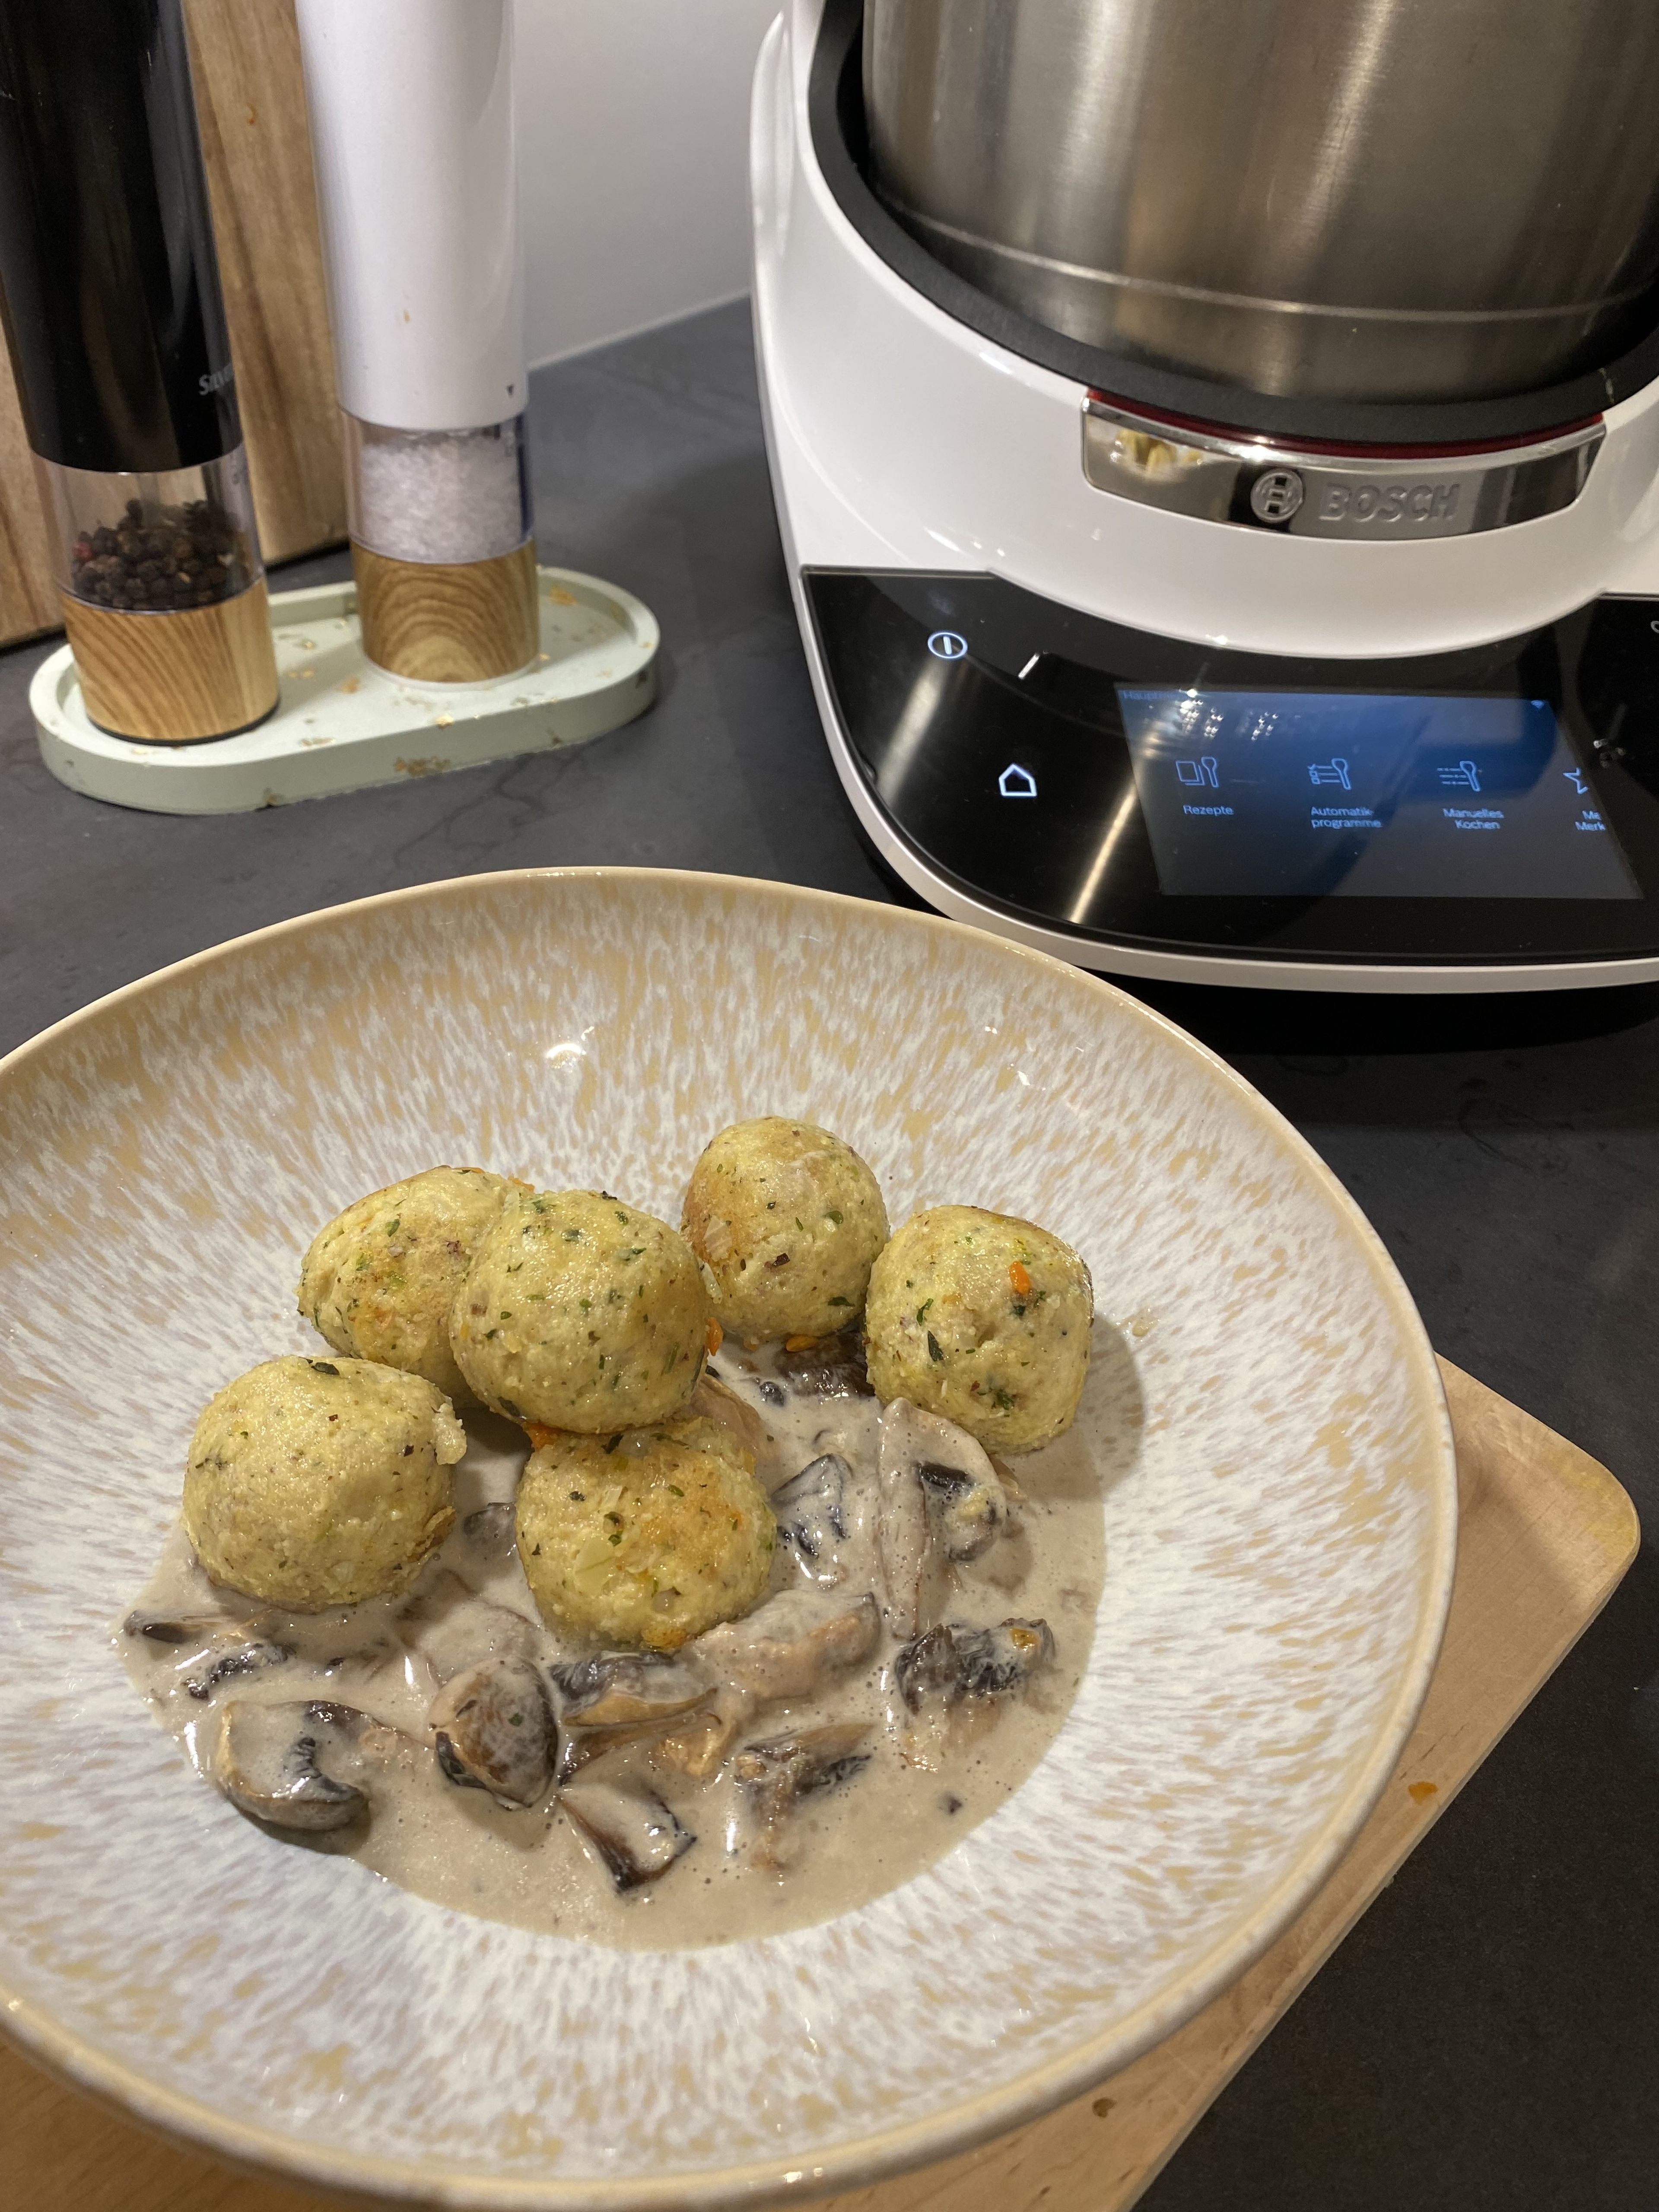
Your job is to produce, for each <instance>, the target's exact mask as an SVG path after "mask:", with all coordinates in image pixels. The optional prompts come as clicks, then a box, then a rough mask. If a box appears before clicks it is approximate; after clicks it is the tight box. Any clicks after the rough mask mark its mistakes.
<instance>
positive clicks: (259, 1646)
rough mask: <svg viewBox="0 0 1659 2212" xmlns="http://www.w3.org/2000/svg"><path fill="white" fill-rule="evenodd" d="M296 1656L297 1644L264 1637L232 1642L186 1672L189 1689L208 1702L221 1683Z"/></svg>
mask: <svg viewBox="0 0 1659 2212" xmlns="http://www.w3.org/2000/svg"><path fill="white" fill-rule="evenodd" d="M293 1656H294V1651H293V1648H292V1646H291V1645H289V1644H274V1643H270V1642H268V1641H264V1640H262V1641H260V1642H258V1643H255V1642H252V1641H249V1642H246V1643H241V1644H228V1645H227V1647H226V1648H225V1649H224V1650H222V1651H219V1652H216V1654H215V1655H214V1656H213V1657H212V1658H211V1659H210V1660H209V1661H208V1662H207V1663H206V1665H205V1666H203V1667H198V1668H197V1669H196V1671H195V1672H194V1673H193V1674H186V1675H185V1695H186V1696H187V1697H191V1698H199V1699H202V1700H203V1701H204V1702H205V1701H206V1700H207V1699H209V1698H210V1697H211V1696H212V1695H213V1693H214V1692H215V1691H216V1689H217V1688H218V1687H219V1686H220V1684H221V1683H222V1682H230V1681H234V1680H237V1679H238V1678H239V1677H240V1676H241V1675H243V1674H259V1673H261V1672H263V1670H264V1668H267V1667H282V1666H285V1665H286V1664H287V1662H289V1660H290V1659H291V1658H292V1657H293Z"/></svg>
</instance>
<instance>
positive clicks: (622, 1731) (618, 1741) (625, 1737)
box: [554, 1719, 683, 1783]
mask: <svg viewBox="0 0 1659 2212" xmlns="http://www.w3.org/2000/svg"><path fill="white" fill-rule="evenodd" d="M674 1726H675V1723H674V1722H673V1721H671V1720H668V1721H665V1720H661V1719H654V1720H648V1721H623V1722H621V1723H618V1725H617V1727H615V1728H601V1729H566V1730H565V1733H564V1738H563V1741H562V1742H561V1744H560V1746H559V1757H558V1764H557V1765H556V1768H555V1770H554V1779H555V1781H556V1782H559V1783H565V1782H574V1780H575V1778H576V1777H577V1776H578V1775H579V1774H581V1773H584V1772H586V1770H587V1768H588V1767H590V1766H593V1765H597V1764H598V1762H599V1760H600V1759H610V1758H611V1757H612V1756H613V1754H614V1753H617V1752H619V1751H628V1750H630V1749H631V1748H632V1747H634V1746H635V1744H641V1743H652V1742H653V1741H655V1740H657V1739H659V1738H660V1737H661V1736H662V1735H663V1733H664V1731H665V1729H671V1728H672V1727H674ZM682 1771H683V1770H682Z"/></svg>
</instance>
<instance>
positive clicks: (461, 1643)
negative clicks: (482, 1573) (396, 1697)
mask: <svg viewBox="0 0 1659 2212" xmlns="http://www.w3.org/2000/svg"><path fill="white" fill-rule="evenodd" d="M398 1632H399V1634H400V1635H401V1636H402V1637H403V1639H404V1643H405V1644H407V1645H408V1647H409V1649H410V1650H411V1651H413V1652H414V1653H415V1654H416V1656H417V1657H418V1658H420V1659H422V1661H424V1662H425V1664H426V1665H427V1667H428V1668H429V1669H430V1671H431V1674H432V1678H433V1680H434V1681H435V1682H436V1683H437V1684H438V1685H439V1686H440V1687H441V1686H442V1685H443V1684H444V1683H446V1682H447V1681H448V1680H450V1678H451V1676H452V1675H455V1674H461V1673H462V1672H463V1671H464V1670H465V1668H469V1667H476V1666H477V1665H478V1664H479V1663H480V1662H482V1661H483V1660H485V1659H525V1660H530V1659H533V1658H534V1657H535V1656H536V1651H537V1649H538V1645H539V1643H540V1637H539V1634H538V1631H537V1630H536V1629H535V1628H534V1627H533V1626H532V1624H531V1623H530V1622H529V1621H528V1620H526V1619H525V1617H524V1615H523V1614H522V1613H514V1612H513V1611H512V1610H511V1609H510V1608H509V1607H507V1606H504V1605H492V1604H491V1603H490V1601H489V1600H488V1599H487V1598H481V1597H480V1596H479V1595H478V1594H477V1591H476V1590H475V1589H472V1587H471V1584H470V1583H465V1582H463V1580H462V1579H461V1577H460V1576H459V1575H458V1574H456V1573H455V1572H454V1571H453V1570H452V1569H450V1568H447V1567H446V1568H444V1569H442V1570H441V1571H440V1572H438V1573H437V1574H435V1575H433V1576H432V1577H430V1578H429V1579H428V1581H427V1582H425V1583H422V1587H421V1589H420V1591H419V1593H418V1595H416V1596H415V1597H413V1598H411V1599H410V1601H409V1603H408V1604H407V1605H406V1606H405V1607H404V1609H403V1611H402V1613H399V1615H398Z"/></svg>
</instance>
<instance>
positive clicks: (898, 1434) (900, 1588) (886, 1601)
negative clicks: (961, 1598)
mask: <svg viewBox="0 0 1659 2212" xmlns="http://www.w3.org/2000/svg"><path fill="white" fill-rule="evenodd" d="M915 1412H916V1409H915V1407H914V1406H912V1405H911V1404H910V1403H909V1401H908V1399H904V1398H895V1399H894V1401H893V1402H892V1404H891V1405H890V1406H887V1407H884V1408H883V1410H882V1416H881V1441H880V1445H879V1449H878V1454H877V1460H876V1481H877V1489H878V1495H879V1504H878V1510H877V1515H876V1555H877V1558H878V1560H879V1562H880V1565H881V1583H882V1612H883V1613H884V1616H885V1618H886V1621H887V1626H888V1630H889V1632H890V1633H891V1634H892V1635H894V1636H896V1637H897V1638H898V1639H899V1640H900V1642H901V1643H908V1640H909V1639H910V1638H911V1637H913V1636H915V1634H916V1633H917V1632H918V1631H919V1630H920V1629H921V1627H922V1626H924V1622H925V1620H927V1619H928V1618H929V1617H931V1615H932V1614H933V1612H934V1611H936V1609H937V1607H938V1601H939V1582H940V1574H939V1567H938V1564H937V1562H936V1561H935V1560H934V1559H933V1558H932V1556H931V1553H932V1551H933V1546H932V1543H931V1541H930V1540H931V1535H932V1531H931V1529H930V1528H929V1526H928V1521H927V1500H926V1498H925V1497H924V1495H923V1492H922V1487H921V1483H920V1482H919V1481H918V1480H916V1460H917V1453H916V1450H915V1431H914V1429H913V1427H912V1425H911V1424H912V1421H913V1419H914V1418H915Z"/></svg>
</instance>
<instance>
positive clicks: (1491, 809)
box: [750, 0, 1659, 991]
mask: <svg viewBox="0 0 1659 2212" xmlns="http://www.w3.org/2000/svg"><path fill="white" fill-rule="evenodd" d="M1656 112H1659V9H1654V8H1652V7H1651V6H1650V5H1649V4H1647V3H1646V0H1579V3H1578V4H1574V5H1565V4H1563V0H1395V4H1393V5H1391V6H1390V7H1389V8H1387V9H1378V8H1377V7H1376V6H1375V5H1374V4H1370V0H787V6H786V9H785V12H784V14H783V15H782V17H781V19H780V21H778V22H777V23H776V24H775V25H774V27H773V29H772V31H771V33H770V34H769V37H768V39H767V41H766V44H765V46H764V47H763V51H762V54H761V58H760V62H759V65H758V68H757V75H756V82H755V94H754V106H753V118H752V137H751V155H750V160H751V178H752V191H753V200H754V251H755V317H756V330H757V349H758V353H759V359H760V367H761V380H762V387H763V397H764V402H765V410H766V420H767V435H768V441H769V455H770V459H771V465H772V472H773V482H774V486H775V492H776V496H777V504H778V512H779V517H780V520H781V526H782V532H783V539H784V545H785V550H786V555H787V559H788V562H789V567H790V572H791V577H792V582H793V589H794V592H795V594H796V604H797V609H798V611H799V617H800V623H801V629H802V633H803V635H804V637H805V642H806V647H807V653H808V656H809V659H810V661H811V671H812V679H813V683H814V685H815V687H816V690H817V699H818V703H819V707H820V708H821V710H822V713H823V721H824V726H825V728H826V731H827V732H828V736H829V744H830V748H831V750H832V752H833V754H834V757H835V760H836V767H837V769H838V771H839V773H840V775H841V778H842V783H843V784H844V786H845V787H846V789H847V792H848V795H849V798H850V799H851V801H852V804H853V805H854V808H855V809H856V811H857V813H858V816H859V818H860V822H861V823H862V824H863V825H864V828H865V829H866V831H867V833H868V835H869V836H870V837H871V838H872V840H873V842H874V843H875V844H876V846H877V847H878V849H879V851H880V852H881V853H882V854H883V855H884V858H885V859H886V860H887V861H888V863H889V864H890V866H891V867H893V868H894V869H895V870H896V872H898V874H899V875H900V876H902V878H904V879H905V880H906V881H907V882H908V884H910V885H911V886H912V887H913V888H914V889H915V890H916V891H918V892H919V893H920V894H921V896H923V897H924V898H926V899H927V901H928V902H930V903H931V904H933V906H935V907H937V908H939V909H940V910H941V911H943V912H944V913H946V914H950V915H957V916H958V917H960V918H962V919H963V920H966V921H975V922H977V923H980V924H981V925H982V926H985V927H990V928H993V929H995V930H999V931H1000V932H1001V933H1003V934H1005V935H1007V936H1010V937H1013V938H1016V939H1020V940H1021V941H1023V942H1024V943H1026V944H1029V945H1036V946H1039V947H1041V948H1042V949H1043V950H1045V951H1051V952H1055V953H1058V954H1060V955H1061V956H1062V957H1066V958H1067V959H1070V960H1073V961H1075V962H1078V963H1081V964H1082V965H1084V966H1085V967H1091V968H1095V969H1105V970H1109V971H1115V972H1117V973H1121V974H1127V975H1140V976H1146V977H1158V976H1166V977H1170V978H1177V979H1181V978H1184V979H1187V980H1190V981H1223V982H1238V983H1255V984H1272V985H1278V986H1281V987H1283V986H1291V987H1304V988H1321V989H1346V990H1370V991H1400V990H1416V991H1476V990H1514V989H1526V988H1530V989H1539V988H1553V987H1564V986H1567V985H1573V984H1606V983H1613V982H1620V981H1637V980H1645V979H1650V978H1655V977H1659V133H1656V131H1655V130H1654V127H1653V122H1652V118H1653V116H1654V115H1655V113H1656Z"/></svg>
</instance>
